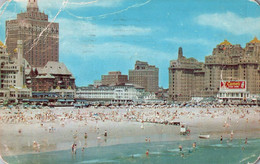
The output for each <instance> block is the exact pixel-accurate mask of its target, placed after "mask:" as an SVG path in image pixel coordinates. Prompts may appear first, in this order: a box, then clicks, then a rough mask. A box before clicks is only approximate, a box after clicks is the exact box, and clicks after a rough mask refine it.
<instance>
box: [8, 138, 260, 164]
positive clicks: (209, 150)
mask: <svg viewBox="0 0 260 164" xmlns="http://www.w3.org/2000/svg"><path fill="white" fill-rule="evenodd" d="M227 141H228V140H224V141H223V143H222V144H221V143H220V141H219V140H202V139H201V140H196V141H194V140H193V141H191V140H189V141H174V142H172V141H171V142H150V143H149V142H146V143H133V144H120V145H113V146H103V147H91V148H86V149H85V150H84V151H82V149H81V148H78V149H77V152H76V154H72V153H71V150H64V151H54V152H46V153H37V154H26V155H18V156H8V157H4V159H5V160H6V161H7V162H8V163H10V164H16V163H22V164H58V163H61V164H67V163H68V164H69V163H75V164H84V163H98V164H101V163H102V164H105V163H120V164H121V163H136V164H140V163H144V164H146V163H147V164H149V163H159V164H160V163H176V164H190V163H191V164H204V163H205V164H209V163H210V164H214V163H217V164H239V163H242V164H247V163H248V162H254V161H255V160H256V159H257V157H258V156H259V155H260V139H249V140H248V144H245V143H244V139H236V140H233V141H232V142H227ZM193 142H196V143H197V147H196V148H195V149H193V148H192V143H193ZM179 145H182V147H183V150H182V151H180V150H179V148H178V147H179ZM147 149H149V155H148V156H147V155H146V154H145V153H146V151H147Z"/></svg>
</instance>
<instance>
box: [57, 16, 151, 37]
mask: <svg viewBox="0 0 260 164" xmlns="http://www.w3.org/2000/svg"><path fill="white" fill-rule="evenodd" d="M56 22H60V30H61V32H60V33H61V34H63V35H65V36H66V37H68V36H69V37H76V38H77V37H89V36H94V37H104V36H129V35H146V34H149V33H150V32H151V29H150V28H142V27H136V26H130V25H127V26H108V25H103V26H101V25H97V24H93V23H91V22H88V21H80V20H71V19H65V18H61V19H57V20H56Z"/></svg>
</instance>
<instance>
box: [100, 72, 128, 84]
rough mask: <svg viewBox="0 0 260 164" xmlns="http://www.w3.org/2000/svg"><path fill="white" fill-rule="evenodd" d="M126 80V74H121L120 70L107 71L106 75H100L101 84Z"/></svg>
mask: <svg viewBox="0 0 260 164" xmlns="http://www.w3.org/2000/svg"><path fill="white" fill-rule="evenodd" d="M127 82H128V76H127V75H122V74H121V72H120V71H115V72H109V73H108V75H102V77H101V83H102V85H112V84H113V85H118V84H124V83H127Z"/></svg>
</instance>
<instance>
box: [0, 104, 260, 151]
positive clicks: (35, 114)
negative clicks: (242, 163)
mask: <svg viewBox="0 0 260 164" xmlns="http://www.w3.org/2000/svg"><path fill="white" fill-rule="evenodd" d="M160 122H181V123H185V124H186V125H188V127H189V129H190V131H191V133H190V135H186V136H183V135H180V126H176V125H169V124H161V123H160ZM259 125H260V108H258V107H235V106H234V107H230V106H229V107H228V106H222V107H203V108H202V107H200V108H197V107H196V108H195V107H188V108H179V107H170V106H164V107H156V106H153V107H130V106H129V107H117V108H116V107H115V108H114V109H110V108H108V107H99V108H94V107H91V108H83V109H75V108H73V107H70V108H69V107H68V108H48V107H46V108H43V109H22V108H20V109H1V110H0V151H1V155H2V156H13V155H19V154H26V153H39V152H46V151H56V150H69V149H71V145H72V144H73V143H76V144H77V148H80V147H94V146H108V145H115V144H125V143H138V142H149V140H150V142H156V141H174V140H179V141H182V140H197V139H199V138H198V135H199V134H210V139H220V136H223V139H224V140H227V139H230V135H231V132H232V131H233V138H241V139H245V138H248V139H250V138H259V137H260V126H259ZM105 130H106V131H107V137H105V136H104V133H105ZM85 133H87V139H85ZM146 138H147V139H146Z"/></svg>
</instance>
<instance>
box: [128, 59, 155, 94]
mask: <svg viewBox="0 0 260 164" xmlns="http://www.w3.org/2000/svg"><path fill="white" fill-rule="evenodd" d="M158 81H159V68H157V67H155V66H153V65H149V64H148V63H147V62H142V61H136V63H135V69H134V70H129V83H132V84H136V85H140V86H142V87H144V88H145V90H146V91H147V92H153V93H155V92H157V91H158V88H159V84H158Z"/></svg>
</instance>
